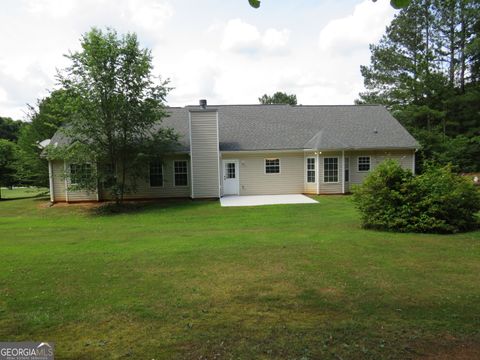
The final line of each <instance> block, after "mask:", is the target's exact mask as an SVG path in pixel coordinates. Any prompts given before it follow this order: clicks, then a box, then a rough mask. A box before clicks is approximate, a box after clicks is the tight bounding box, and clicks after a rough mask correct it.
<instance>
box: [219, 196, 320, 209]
mask: <svg viewBox="0 0 480 360" xmlns="http://www.w3.org/2000/svg"><path fill="white" fill-rule="evenodd" d="M317 203H318V201H316V200H313V199H312V198H310V197H308V196H305V195H302V194H292V195H255V196H224V197H222V198H221V199H220V204H221V205H222V206H225V207H230V206H261V205H280V204H317Z"/></svg>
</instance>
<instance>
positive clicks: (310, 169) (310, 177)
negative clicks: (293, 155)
mask: <svg viewBox="0 0 480 360" xmlns="http://www.w3.org/2000/svg"><path fill="white" fill-rule="evenodd" d="M314 182H315V158H307V183H314Z"/></svg>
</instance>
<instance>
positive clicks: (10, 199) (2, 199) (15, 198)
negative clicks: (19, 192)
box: [0, 192, 48, 202]
mask: <svg viewBox="0 0 480 360" xmlns="http://www.w3.org/2000/svg"><path fill="white" fill-rule="evenodd" d="M47 196H48V192H43V193H40V194H36V195H32V196H19V197H12V198H0V202H2V201H13V200H25V199H34V200H35V201H37V200H43V199H45V197H47Z"/></svg>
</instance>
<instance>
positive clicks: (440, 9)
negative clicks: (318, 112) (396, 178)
mask: <svg viewBox="0 0 480 360" xmlns="http://www.w3.org/2000/svg"><path fill="white" fill-rule="evenodd" d="M479 19H480V2H479V1H478V0H445V1H432V0H412V1H411V4H410V5H409V6H408V7H406V8H404V9H403V10H401V11H400V12H399V13H398V14H397V15H396V16H395V18H394V20H393V21H392V23H391V25H390V26H389V27H388V28H387V30H386V33H385V35H384V36H383V37H382V39H381V40H380V42H379V43H378V44H374V45H371V46H370V49H371V61H370V64H369V65H368V66H362V67H361V72H362V75H363V77H364V84H365V88H366V91H365V92H363V93H361V94H360V99H359V100H358V101H357V103H367V104H371V103H375V104H377V103H380V104H384V105H386V106H387V107H388V108H389V109H390V110H392V111H393V113H394V116H395V117H396V118H397V119H398V120H399V121H400V122H401V123H402V124H403V125H404V126H405V127H406V128H407V129H408V130H409V131H411V132H412V133H413V134H414V135H415V136H416V137H417V139H418V140H419V142H420V144H421V146H422V151H421V153H420V155H421V156H420V158H422V156H423V159H426V160H437V161H440V162H441V163H443V164H445V163H446V162H450V161H451V162H452V163H454V164H455V165H456V166H457V167H459V170H461V171H471V170H474V171H478V170H480V163H479V161H478V158H475V155H476V154H478V145H477V142H478V140H476V137H478V136H479V135H480V116H479V114H480V82H479V79H480V66H479V61H480V60H479V59H480V55H479V54H480V51H479V49H480V47H479V46H478V44H479V36H478V35H479V34H480V20H479ZM459 136H460V137H459ZM465 137H466V138H468V139H465ZM457 145H458V146H460V148H457V149H455V148H454V146H457ZM454 154H455V155H458V156H459V158H455V157H454V156H453V155H454ZM418 168H419V170H421V166H419V167H418Z"/></svg>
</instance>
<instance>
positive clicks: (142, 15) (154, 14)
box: [127, 0, 174, 31]
mask: <svg viewBox="0 0 480 360" xmlns="http://www.w3.org/2000/svg"><path fill="white" fill-rule="evenodd" d="M127 8H128V10H129V14H128V15H127V18H129V19H131V21H132V22H133V23H135V24H136V25H138V26H139V27H143V28H145V29H147V30H151V31H155V30H160V29H161V27H162V26H163V25H164V24H165V23H166V22H167V21H168V20H169V19H170V18H171V17H172V16H173V14H174V10H173V6H172V5H171V4H170V3H169V2H167V1H164V0H143V1H138V0H128V2H127Z"/></svg>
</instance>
